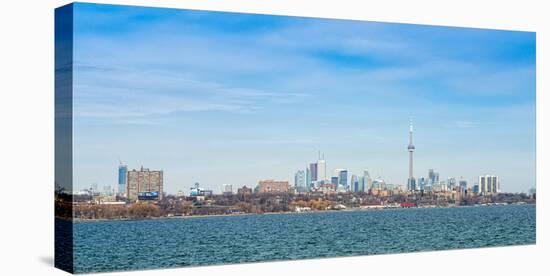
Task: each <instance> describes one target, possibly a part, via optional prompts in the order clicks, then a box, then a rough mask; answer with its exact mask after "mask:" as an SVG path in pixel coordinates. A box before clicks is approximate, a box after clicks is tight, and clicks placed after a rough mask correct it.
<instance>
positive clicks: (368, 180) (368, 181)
mask: <svg viewBox="0 0 550 276" xmlns="http://www.w3.org/2000/svg"><path fill="white" fill-rule="evenodd" d="M363 178H364V179H365V192H367V191H368V190H370V189H372V178H371V177H370V173H369V171H368V170H364V171H363Z"/></svg>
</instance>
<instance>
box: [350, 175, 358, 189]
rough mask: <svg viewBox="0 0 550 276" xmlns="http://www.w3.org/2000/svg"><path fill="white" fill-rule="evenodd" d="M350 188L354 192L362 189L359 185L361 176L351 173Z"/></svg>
mask: <svg viewBox="0 0 550 276" xmlns="http://www.w3.org/2000/svg"><path fill="white" fill-rule="evenodd" d="M350 186H351V187H350V190H351V191H352V192H354V193H357V192H359V190H360V187H359V177H358V176H357V175H355V174H352V175H351V182H350Z"/></svg>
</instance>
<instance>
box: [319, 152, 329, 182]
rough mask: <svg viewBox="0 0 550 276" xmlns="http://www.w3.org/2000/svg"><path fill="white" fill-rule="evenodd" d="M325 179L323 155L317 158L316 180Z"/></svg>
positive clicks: (325, 165) (325, 166)
mask: <svg viewBox="0 0 550 276" xmlns="http://www.w3.org/2000/svg"><path fill="white" fill-rule="evenodd" d="M326 180H327V162H326V161H325V158H324V156H323V158H322V159H319V160H317V181H326Z"/></svg>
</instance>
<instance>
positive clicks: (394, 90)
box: [74, 4, 535, 194]
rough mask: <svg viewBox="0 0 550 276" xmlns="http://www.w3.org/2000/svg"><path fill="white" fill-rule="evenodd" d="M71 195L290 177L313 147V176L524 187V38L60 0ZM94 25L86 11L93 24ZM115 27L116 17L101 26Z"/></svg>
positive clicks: (531, 181)
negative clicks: (149, 179) (133, 174)
mask: <svg viewBox="0 0 550 276" xmlns="http://www.w3.org/2000/svg"><path fill="white" fill-rule="evenodd" d="M75 14H76V15H78V16H75V22H74V23H75V32H74V39H75V45H74V60H75V64H74V91H75V93H74V107H75V108H74V111H75V113H74V145H75V147H74V148H75V156H74V168H75V174H74V175H75V176H74V177H75V190H80V189H83V188H87V187H89V186H90V185H91V184H92V183H99V186H100V187H103V186H107V185H110V186H112V187H116V186H117V179H118V177H117V166H118V157H119V156H120V157H121V159H122V160H123V161H125V163H126V164H127V165H128V170H131V169H134V168H136V169H137V168H139V167H141V166H142V165H143V166H145V167H148V168H151V169H158V170H163V171H164V172H165V174H164V182H165V183H164V185H165V191H166V192H168V193H173V194H175V193H176V192H177V191H178V190H183V191H187V190H188V188H189V187H191V186H192V185H193V183H195V182H199V183H201V186H204V187H206V188H210V189H213V190H219V189H220V187H221V185H222V184H230V185H232V186H233V187H241V186H243V185H247V186H249V185H256V184H257V183H258V181H259V180H261V179H275V180H286V181H289V182H292V180H293V179H294V174H295V173H296V171H297V170H306V167H307V166H308V165H309V164H310V163H312V162H315V161H316V154H317V152H318V150H321V151H323V152H324V153H326V159H327V163H326V168H325V169H326V171H327V177H330V176H331V172H333V171H334V170H335V169H338V168H346V169H348V173H349V176H348V177H351V175H352V174H358V175H361V172H363V170H364V169H369V172H370V173H371V176H372V177H373V178H374V177H376V176H378V175H380V176H382V177H383V178H384V179H385V180H386V181H387V182H388V183H393V184H399V185H402V186H405V185H406V183H407V178H408V174H409V172H408V170H407V164H408V158H407V154H408V153H407V151H406V147H407V143H408V139H407V138H408V137H407V126H408V123H409V121H408V119H409V118H412V119H413V120H414V124H415V125H414V130H415V133H414V135H415V137H414V138H415V140H414V146H415V147H416V149H415V156H414V158H415V159H414V176H415V178H417V179H418V177H422V176H424V177H426V176H427V173H428V170H429V169H432V168H433V169H435V170H436V171H438V172H440V173H441V175H442V176H445V178H446V177H457V178H458V177H460V176H464V177H465V178H467V180H468V182H469V185H473V183H475V182H476V179H477V177H478V176H481V175H486V174H492V175H498V176H499V179H500V180H501V182H502V183H503V184H502V185H503V191H510V192H516V191H517V192H520V191H524V192H527V191H528V190H529V189H530V188H532V187H535V34H534V33H529V32H514V31H496V30H482V29H467V28H453V27H435V26H421V25H406V24H390V23H375V22H358V21H346V20H327V19H323V20H321V19H315V18H307V19H306V18H300V17H275V16H268V15H253V14H235V13H212V12H203V11H192V12H191V11H185V10H166V9H151V8H141V7H125V6H110V5H101V6H100V5H93V4H86V5H80V4H77V5H75ZM97 18H102V20H101V21H98V20H97ZM120 20H123V21H124V24H117V21H120Z"/></svg>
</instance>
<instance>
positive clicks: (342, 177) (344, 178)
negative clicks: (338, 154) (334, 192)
mask: <svg viewBox="0 0 550 276" xmlns="http://www.w3.org/2000/svg"><path fill="white" fill-rule="evenodd" d="M334 175H335V176H336V177H338V183H336V184H337V185H338V187H344V188H347V187H348V170H347V169H336V170H334Z"/></svg>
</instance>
